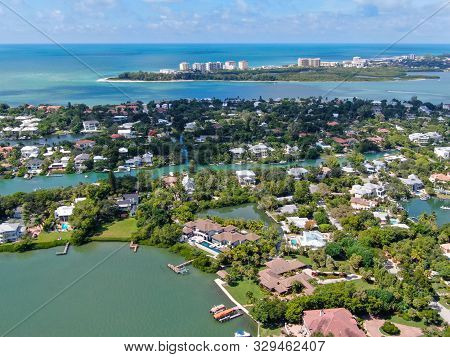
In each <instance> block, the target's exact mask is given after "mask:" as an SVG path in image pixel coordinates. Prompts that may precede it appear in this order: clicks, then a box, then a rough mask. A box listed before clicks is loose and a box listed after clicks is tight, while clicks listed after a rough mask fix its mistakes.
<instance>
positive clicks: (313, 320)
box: [303, 308, 366, 337]
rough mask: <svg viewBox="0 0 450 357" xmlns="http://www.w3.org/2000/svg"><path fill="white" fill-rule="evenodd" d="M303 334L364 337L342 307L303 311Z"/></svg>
mask: <svg viewBox="0 0 450 357" xmlns="http://www.w3.org/2000/svg"><path fill="white" fill-rule="evenodd" d="M303 327H304V335H305V336H306V337H311V336H314V335H317V334H321V335H323V336H329V335H332V336H334V337H366V335H365V334H364V332H363V331H362V330H360V329H359V327H358V323H357V321H356V319H355V318H354V317H353V315H352V314H351V312H350V311H348V310H347V309H344V308H335V309H323V310H306V311H304V312H303Z"/></svg>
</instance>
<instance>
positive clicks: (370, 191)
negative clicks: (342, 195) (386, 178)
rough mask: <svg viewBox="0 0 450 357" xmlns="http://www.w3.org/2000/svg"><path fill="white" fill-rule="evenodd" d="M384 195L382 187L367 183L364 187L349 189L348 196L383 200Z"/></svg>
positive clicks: (384, 191)
mask: <svg viewBox="0 0 450 357" xmlns="http://www.w3.org/2000/svg"><path fill="white" fill-rule="evenodd" d="M385 193H386V190H385V189H384V187H383V185H381V184H380V185H377V184H374V183H370V182H367V183H365V184H364V185H353V186H352V188H351V189H350V194H351V195H354V196H355V197H358V198H363V197H379V198H383V197H384V195H385Z"/></svg>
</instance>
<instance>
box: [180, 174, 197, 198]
mask: <svg viewBox="0 0 450 357" xmlns="http://www.w3.org/2000/svg"><path fill="white" fill-rule="evenodd" d="M181 184H182V185H183V188H184V190H185V191H186V193H187V194H188V195H192V194H193V193H194V191H195V183H194V179H192V178H190V177H189V175H185V176H184V177H183V180H181Z"/></svg>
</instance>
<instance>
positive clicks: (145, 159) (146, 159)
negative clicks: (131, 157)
mask: <svg viewBox="0 0 450 357" xmlns="http://www.w3.org/2000/svg"><path fill="white" fill-rule="evenodd" d="M142 163H143V164H144V165H146V166H151V165H153V154H152V153H151V152H147V153H145V154H144V155H142Z"/></svg>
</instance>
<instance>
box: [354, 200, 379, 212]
mask: <svg viewBox="0 0 450 357" xmlns="http://www.w3.org/2000/svg"><path fill="white" fill-rule="evenodd" d="M350 204H351V206H352V208H353V209H356V210H368V209H371V208H374V207H376V206H377V203H376V202H375V201H371V200H366V199H365V198H359V197H352V198H351V199H350Z"/></svg>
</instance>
